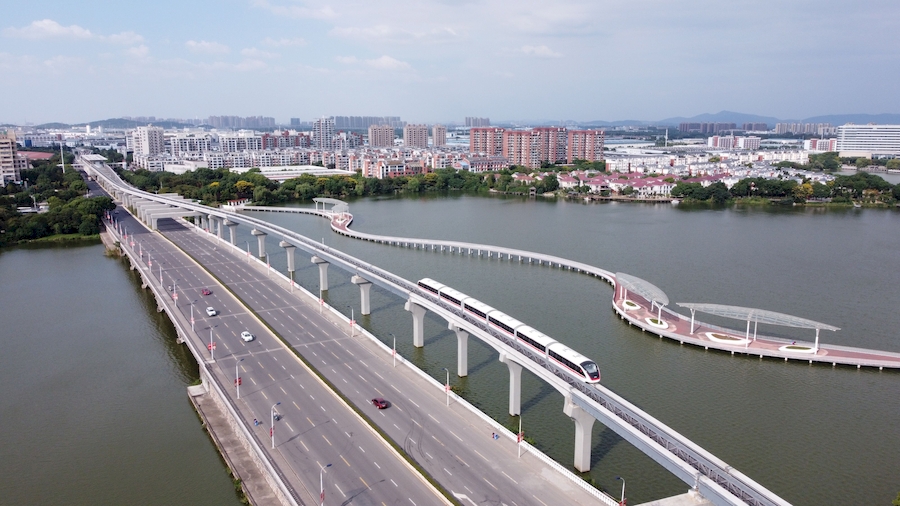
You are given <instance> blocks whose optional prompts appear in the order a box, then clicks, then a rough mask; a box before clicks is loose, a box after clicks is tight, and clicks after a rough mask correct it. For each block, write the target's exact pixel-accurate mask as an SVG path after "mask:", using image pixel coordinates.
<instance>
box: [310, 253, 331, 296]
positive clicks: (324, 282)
mask: <svg viewBox="0 0 900 506" xmlns="http://www.w3.org/2000/svg"><path fill="white" fill-rule="evenodd" d="M311 260H312V263H314V264H316V265H318V266H319V290H320V291H322V292H326V291H328V262H326V261H325V260H322V259H321V258H319V257H317V256H313V257H312V259H311Z"/></svg>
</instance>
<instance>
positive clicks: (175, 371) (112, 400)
mask: <svg viewBox="0 0 900 506" xmlns="http://www.w3.org/2000/svg"><path fill="white" fill-rule="evenodd" d="M103 251H104V249H103V246H100V245H91V246H82V247H45V248H37V249H34V248H29V249H25V248H16V249H6V250H3V251H2V252H0V286H2V290H0V308H2V314H3V317H2V322H3V323H2V325H0V338H2V343H3V360H2V367H0V385H3V387H2V388H0V420H2V423H0V428H2V430H0V504H8V505H38V504H40V505H91V506H96V505H110V506H113V505H116V506H118V505H126V504H127V505H159V504H209V505H229V504H233V505H237V504H239V502H238V500H237V498H236V496H235V494H234V489H233V487H232V484H231V479H230V476H229V474H228V472H227V469H226V467H225V465H224V463H223V462H222V460H221V458H220V457H219V454H218V452H217V451H216V449H215V447H214V446H213V444H212V442H211V441H210V439H209V437H208V436H207V434H206V432H205V430H204V429H203V428H202V426H201V424H200V421H199V419H198V418H197V415H196V413H195V411H194V409H193V407H192V406H191V404H190V401H189V400H188V397H187V392H186V390H185V389H186V387H187V385H189V384H191V383H193V382H194V381H195V380H196V379H197V365H196V363H194V362H193V359H192V358H191V357H190V355H189V353H188V352H187V351H186V349H185V348H184V347H183V346H181V345H176V344H175V331H174V329H173V328H172V325H171V323H170V322H169V321H168V320H167V319H166V317H165V316H164V315H160V314H158V313H157V312H156V304H155V302H154V301H153V299H152V297H151V296H150V295H149V294H148V292H146V291H141V290H140V281H138V279H137V278H136V277H135V276H134V275H133V274H132V273H131V272H130V271H129V270H128V268H127V267H126V265H125V264H124V263H122V262H119V261H117V260H112V259H108V258H105V257H104V256H103Z"/></svg>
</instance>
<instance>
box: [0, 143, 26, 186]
mask: <svg viewBox="0 0 900 506" xmlns="http://www.w3.org/2000/svg"><path fill="white" fill-rule="evenodd" d="M20 168H21V165H20V162H18V156H16V133H15V132H13V131H12V130H0V185H3V186H6V185H7V184H9V183H17V182H19V181H20V180H21V172H20Z"/></svg>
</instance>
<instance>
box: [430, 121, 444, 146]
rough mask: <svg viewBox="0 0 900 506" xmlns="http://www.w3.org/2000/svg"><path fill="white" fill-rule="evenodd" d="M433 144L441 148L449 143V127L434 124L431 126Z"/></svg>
mask: <svg viewBox="0 0 900 506" xmlns="http://www.w3.org/2000/svg"><path fill="white" fill-rule="evenodd" d="M431 145H432V147H435V148H440V147H443V146H446V145H447V127H445V126H444V125H434V126H432V127H431Z"/></svg>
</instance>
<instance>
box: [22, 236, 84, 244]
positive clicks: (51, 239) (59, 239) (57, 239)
mask: <svg viewBox="0 0 900 506" xmlns="http://www.w3.org/2000/svg"><path fill="white" fill-rule="evenodd" d="M99 240H100V234H94V235H81V234H56V235H48V236H47V237H41V238H40V239H32V240H30V241H22V243H27V244H42V243H69V242H97V241H99Z"/></svg>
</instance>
